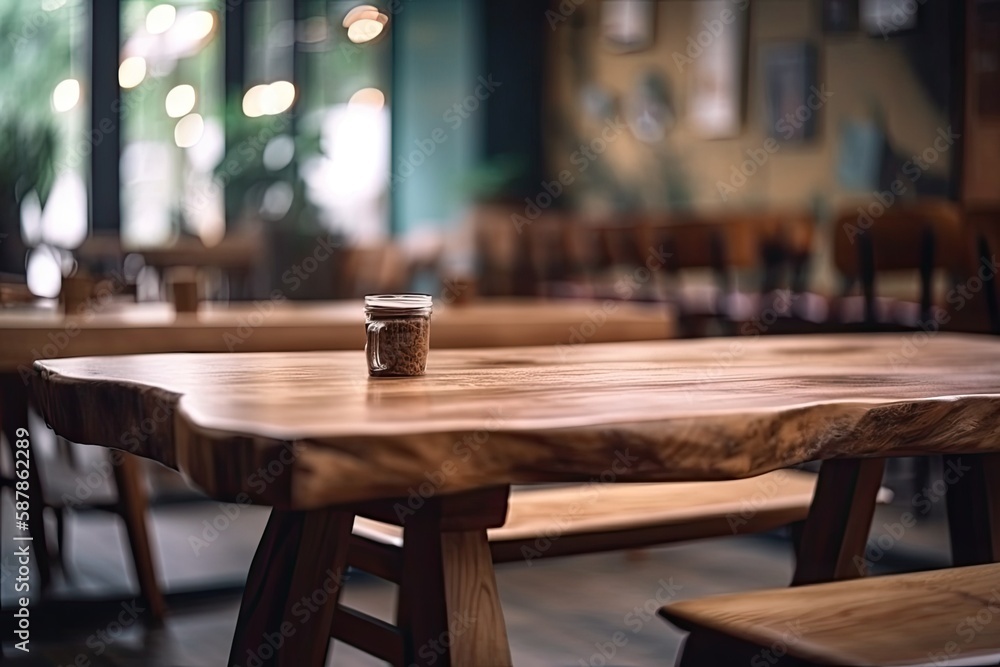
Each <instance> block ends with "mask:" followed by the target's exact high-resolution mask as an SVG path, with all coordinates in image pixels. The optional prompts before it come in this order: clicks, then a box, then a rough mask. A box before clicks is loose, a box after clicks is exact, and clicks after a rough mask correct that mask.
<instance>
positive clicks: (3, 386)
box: [0, 373, 52, 591]
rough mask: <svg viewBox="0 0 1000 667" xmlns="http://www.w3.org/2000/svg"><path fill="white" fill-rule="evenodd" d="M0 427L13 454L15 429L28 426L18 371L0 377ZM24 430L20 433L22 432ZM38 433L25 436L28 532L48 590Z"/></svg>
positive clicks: (49, 577)
mask: <svg viewBox="0 0 1000 667" xmlns="http://www.w3.org/2000/svg"><path fill="white" fill-rule="evenodd" d="M0 427H2V430H3V435H4V437H5V438H6V439H7V445H8V446H9V447H10V450H11V456H16V454H15V453H14V452H15V451H16V447H15V443H16V442H17V440H20V439H21V438H18V435H17V432H18V429H27V428H28V388H27V387H25V386H24V383H23V382H21V378H20V377H19V376H18V375H17V374H11V373H5V374H3V375H2V376H0ZM22 433H23V432H22ZM37 435H38V434H37V433H35V434H31V435H29V437H28V456H29V462H30V465H29V467H28V501H29V506H28V532H29V533H30V535H31V538H32V542H33V544H34V546H33V547H32V549H31V550H32V552H33V553H34V556H35V565H36V566H37V567H38V578H39V580H40V583H41V588H42V590H43V591H44V590H47V589H48V588H49V586H50V585H51V584H52V563H51V557H50V555H49V554H50V551H49V543H48V538H47V537H46V534H45V500H44V495H43V494H42V479H41V476H40V475H39V473H38V466H39V465H40V464H41V462H40V460H39V458H38V456H37V451H38V450H37V449H36V448H35V447H34V439H35V437H37Z"/></svg>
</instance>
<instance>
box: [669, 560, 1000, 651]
mask: <svg viewBox="0 0 1000 667" xmlns="http://www.w3.org/2000/svg"><path fill="white" fill-rule="evenodd" d="M660 614H661V615H662V616H663V617H664V618H666V619H667V620H669V621H670V622H671V623H673V624H674V625H676V626H677V627H679V628H680V629H682V630H686V631H688V632H690V633H691V634H690V635H689V636H688V638H687V641H686V643H685V645H684V652H683V654H682V656H681V658H680V661H679V662H678V665H679V666H680V667H694V666H695V665H697V666H699V667H700V666H703V665H738V664H751V665H753V664H758V663H759V664H767V665H778V666H782V665H783V666H789V665H794V666H795V667H800V666H805V665H809V666H811V665H925V664H929V663H933V664H946V663H947V660H948V659H958V658H977V657H981V658H982V661H981V662H980V663H976V664H984V665H987V664H988V665H992V664H996V663H997V662H998V661H1000V564H989V565H976V566H972V567H962V568H951V569H946V570H938V571H935V572H917V573H913V574H899V575H889V576H884V577H872V578H867V579H854V580H850V581H838V582H833V583H827V584H815V585H812V586H799V587H795V588H783V589H775V590H766V591H754V592H751V593H737V594H734V595H718V596H713V597H708V598H703V599H699V600H684V601H683V602H676V603H674V604H671V605H667V606H666V607H664V608H663V609H661V610H660ZM987 614H988V615H989V616H988V618H987V617H986V615H987ZM990 621H992V622H990ZM963 664H964V663H963ZM969 664H972V663H969Z"/></svg>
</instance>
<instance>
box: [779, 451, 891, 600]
mask: <svg viewBox="0 0 1000 667" xmlns="http://www.w3.org/2000/svg"><path fill="white" fill-rule="evenodd" d="M884 471H885V459H832V460H829V461H824V462H823V465H822V467H821V468H820V471H819V479H818V480H817V482H816V495H815V499H814V500H813V504H812V507H811V508H810V509H809V516H808V517H806V521H805V525H804V526H803V527H802V538H801V540H800V542H799V550H798V554H797V558H796V565H795V574H794V575H793V577H792V585H793V586H802V585H805V584H818V583H822V582H824V581H834V580H837V579H854V578H856V577H861V576H864V575H865V568H864V566H863V564H864V562H865V560H864V559H865V547H866V546H867V544H868V533H869V531H870V530H871V524H872V517H873V516H874V514H875V504H876V498H877V496H878V491H879V487H880V486H881V485H882V473H883V472H884Z"/></svg>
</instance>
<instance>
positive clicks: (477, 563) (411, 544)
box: [397, 489, 512, 667]
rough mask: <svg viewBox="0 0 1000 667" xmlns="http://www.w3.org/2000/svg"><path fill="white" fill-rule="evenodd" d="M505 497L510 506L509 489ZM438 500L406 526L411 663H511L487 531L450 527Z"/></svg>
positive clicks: (403, 608) (403, 584) (404, 587)
mask: <svg viewBox="0 0 1000 667" xmlns="http://www.w3.org/2000/svg"><path fill="white" fill-rule="evenodd" d="M498 493H500V494H502V501H501V502H502V503H503V507H504V509H505V508H506V496H507V493H508V491H507V489H502V490H500V491H498ZM436 503H437V499H432V500H430V501H428V502H427V504H426V505H425V507H423V508H421V509H420V510H419V511H417V512H416V514H415V515H414V516H412V517H410V518H409V519H407V521H406V525H405V526H404V529H403V531H404V532H403V572H402V577H401V580H400V587H399V606H398V612H397V625H398V626H399V628H400V631H401V632H402V635H403V637H404V640H405V664H407V665H419V666H421V667H423V666H425V665H427V666H430V665H434V666H436V667H449V666H451V665H454V666H455V667H461V666H462V665H495V666H497V667H503V666H505V665H511V664H512V663H511V657H510V647H509V645H508V643H507V628H506V624H505V622H504V618H503V611H502V609H501V607H500V597H499V594H498V592H497V584H496V577H495V575H494V571H493V558H492V556H491V554H490V547H489V541H488V539H487V537H486V528H485V527H475V526H474V525H464V526H462V527H461V528H458V529H455V528H453V529H451V530H449V529H448V527H447V526H446V524H447V521H448V516H447V513H446V512H444V513H442V512H441V510H440V505H437V504H436ZM467 519H468V517H467ZM466 523H467V524H468V521H466ZM484 523H490V525H492V523H493V522H489V520H488V519H484ZM500 523H502V515H501V519H500Z"/></svg>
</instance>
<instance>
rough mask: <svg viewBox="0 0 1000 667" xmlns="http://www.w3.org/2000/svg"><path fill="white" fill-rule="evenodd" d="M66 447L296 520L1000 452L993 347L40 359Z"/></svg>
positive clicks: (782, 343) (973, 339)
mask: <svg viewBox="0 0 1000 667" xmlns="http://www.w3.org/2000/svg"><path fill="white" fill-rule="evenodd" d="M34 369H35V373H34V377H33V379H32V382H33V385H34V386H33V388H34V392H35V397H36V399H37V401H38V405H39V407H40V409H41V411H42V413H43V415H44V416H45V418H46V419H47V421H48V422H49V423H50V424H51V425H52V426H53V428H54V429H55V430H56V431H57V432H58V433H60V434H62V435H64V436H66V437H68V438H70V439H71V440H74V441H77V442H84V443H93V444H99V445H104V446H108V447H117V448H121V449H126V450H129V451H132V452H133V453H135V454H139V455H142V456H146V457H150V458H153V459H156V460H158V461H161V462H162V463H165V464H167V465H170V466H172V467H175V468H177V469H179V470H181V471H182V472H185V473H186V474H188V475H189V476H190V477H191V478H192V479H193V481H194V482H195V483H197V484H198V485H200V486H201V487H202V488H203V489H205V490H206V491H207V492H208V493H210V494H212V495H214V496H216V497H218V498H222V499H225V498H234V497H239V496H240V494H241V493H245V494H247V496H249V497H250V498H252V499H254V500H256V501H260V502H266V503H270V504H274V505H277V506H281V507H285V508H292V509H305V508H314V507H320V506H325V505H330V504H338V503H350V502H356V501H364V500H368V499H374V498H391V497H396V496H406V495H407V494H408V493H410V492H411V491H413V490H414V489H417V488H419V487H420V485H421V484H425V485H426V484H427V483H429V484H431V485H433V486H434V489H435V491H440V492H450V491H460V490H467V489H473V488H480V487H488V486H495V485H502V484H508V483H530V482H558V481H572V480H587V479H592V478H601V479H604V480H605V481H611V480H613V481H639V480H641V481H671V480H688V481H691V480H711V479H727V478H739V477H748V476H752V475H757V474H760V473H763V472H766V471H769V470H773V469H775V468H780V467H785V466H789V465H793V464H796V463H800V462H804V461H809V460H817V459H827V458H835V457H859V456H860V457H864V456H881V455H902V454H927V453H934V452H941V453H944V452H956V453H965V452H978V451H1000V339H996V338H989V337H981V336H969V335H955V334H939V335H934V336H927V335H924V334H904V335H899V334H879V335H863V336H862V335H857V336H809V337H802V336H775V337H764V338H759V339H751V338H720V339H710V340H697V341H662V342H638V343H613V344H596V345H590V344H588V345H574V346H558V347H555V346H546V347H524V348H496V349H476V350H434V351H432V353H431V356H430V360H429V363H428V369H427V374H426V375H425V376H423V377H418V378H402V379H369V378H368V377H367V376H366V370H365V361H364V357H363V354H362V353H361V352H302V353H283V354H268V353H259V354H163V355H146V356H123V357H100V358H96V357H83V358H77V359H56V360H46V361H39V362H36V363H35V366H34Z"/></svg>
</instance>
